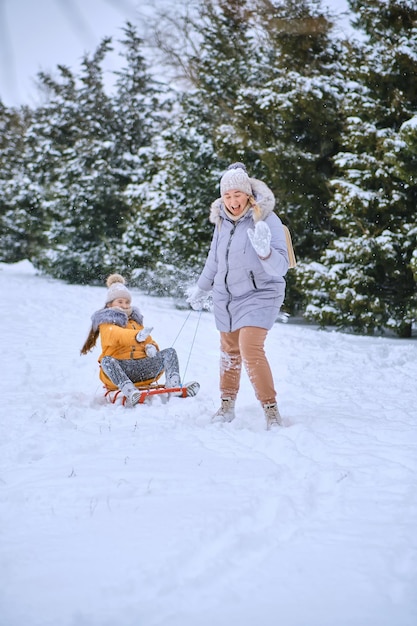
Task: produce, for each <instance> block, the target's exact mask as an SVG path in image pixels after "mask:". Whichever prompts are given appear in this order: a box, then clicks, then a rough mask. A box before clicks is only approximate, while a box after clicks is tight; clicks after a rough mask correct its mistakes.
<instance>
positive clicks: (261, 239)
mask: <svg viewBox="0 0 417 626" xmlns="http://www.w3.org/2000/svg"><path fill="white" fill-rule="evenodd" d="M248 237H249V240H250V242H251V244H252V246H253V247H254V248H255V252H256V254H257V255H258V256H260V257H261V258H262V259H266V258H267V257H269V255H270V253H271V230H270V228H269V226H268V224H267V223H266V222H257V223H256V224H255V230H253V229H252V228H249V230H248Z"/></svg>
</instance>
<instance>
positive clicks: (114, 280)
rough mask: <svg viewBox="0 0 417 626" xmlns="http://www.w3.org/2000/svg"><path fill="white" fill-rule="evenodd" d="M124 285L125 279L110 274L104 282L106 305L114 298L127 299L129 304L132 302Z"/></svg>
mask: <svg viewBox="0 0 417 626" xmlns="http://www.w3.org/2000/svg"><path fill="white" fill-rule="evenodd" d="M125 283H126V281H125V279H124V278H123V276H121V275H120V274H110V276H109V277H108V278H107V280H106V285H107V287H108V291H107V297H106V304H109V302H113V300H116V298H127V299H128V300H129V302H132V295H131V293H130V291H129V289H128V288H127V287H126V285H125Z"/></svg>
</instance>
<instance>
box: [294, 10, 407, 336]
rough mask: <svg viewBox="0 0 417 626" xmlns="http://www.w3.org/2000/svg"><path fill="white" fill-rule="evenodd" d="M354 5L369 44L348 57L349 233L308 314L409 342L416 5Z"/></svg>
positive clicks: (339, 213)
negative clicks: (407, 171) (408, 160)
mask: <svg viewBox="0 0 417 626" xmlns="http://www.w3.org/2000/svg"><path fill="white" fill-rule="evenodd" d="M350 4H351V7H352V9H353V10H354V11H355V12H356V21H355V24H356V26H357V27H358V28H360V29H361V30H362V31H363V33H365V34H366V37H365V38H363V39H362V43H360V44H358V49H357V50H354V49H353V50H354V52H355V55H354V56H353V55H352V58H351V59H350V60H351V63H350V67H351V68H352V69H353V70H354V71H353V72H352V73H350V74H349V75H347V76H346V81H349V84H350V92H349V94H348V95H349V97H347V98H346V101H345V107H346V118H347V125H346V129H345V137H344V149H343V151H341V152H340V153H339V154H338V155H337V157H336V159H335V162H336V165H337V167H338V170H339V172H338V174H339V175H338V176H337V178H335V180H334V190H335V196H334V200H333V202H332V209H333V220H334V223H335V224H336V226H337V228H339V229H340V231H341V236H340V237H339V238H338V239H337V240H336V241H335V242H334V244H333V246H331V247H330V248H329V249H328V250H327V251H326V252H325V254H324V255H323V256H322V258H321V263H320V264H317V265H315V266H310V267H308V268H306V271H305V274H304V286H305V289H306V293H307V297H308V299H309V306H308V308H307V311H306V315H307V316H308V317H309V318H311V319H314V320H316V321H319V322H320V323H322V324H335V325H337V326H339V327H342V328H353V329H354V330H356V331H358V332H367V333H372V332H374V331H375V330H380V331H381V330H384V329H386V328H389V329H392V330H393V331H394V332H395V333H397V334H398V335H399V336H401V337H408V336H410V335H411V330H412V321H413V319H414V318H415V315H416V295H417V294H416V282H415V277H413V272H412V262H411V261H412V256H413V250H415V248H416V241H417V232H416V217H415V206H416V189H415V185H410V184H409V182H408V181H405V180H404V176H403V175H402V174H401V171H400V168H399V166H398V165H397V164H396V163H395V159H393V154H395V149H396V146H397V145H398V143H399V142H401V127H402V125H403V124H404V123H405V122H406V121H407V120H408V119H410V118H411V117H412V116H413V115H414V114H415V111H416V109H417V61H416V54H417V28H416V23H417V7H416V6H415V3H414V2H411V1H410V0H384V1H383V2H381V1H380V0H366V1H361V2H359V1H356V0H355V1H353V0H352V1H351V2H350ZM403 132H404V131H403ZM410 145H411V144H410ZM403 156H404V158H405V156H406V155H405V153H404V154H403ZM404 167H406V164H405V163H404Z"/></svg>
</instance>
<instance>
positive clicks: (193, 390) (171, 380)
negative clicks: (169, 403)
mask: <svg viewBox="0 0 417 626" xmlns="http://www.w3.org/2000/svg"><path fill="white" fill-rule="evenodd" d="M165 386H166V387H181V389H182V391H177V392H176V393H174V394H173V395H175V396H180V397H181V398H193V397H194V396H196V395H197V394H198V392H199V390H200V383H197V382H196V381H192V382H191V383H185V384H184V385H182V384H181V378H180V375H179V374H178V373H176V372H174V373H173V374H171V375H170V376H169V377H167V379H166V381H165ZM184 389H185V390H186V395H184Z"/></svg>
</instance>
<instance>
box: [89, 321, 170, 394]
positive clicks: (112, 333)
mask: <svg viewBox="0 0 417 626" xmlns="http://www.w3.org/2000/svg"><path fill="white" fill-rule="evenodd" d="M92 320H93V328H98V329H99V331H100V341H101V354H100V356H99V358H98V362H99V363H101V359H102V358H103V357H105V356H112V357H114V358H115V359H119V360H122V359H144V358H145V357H146V352H145V346H146V345H147V344H152V345H154V346H155V347H156V349H157V350H159V346H158V344H157V343H156V342H155V341H154V340H153V339H152V337H151V336H149V337H147V339H146V340H145V341H141V342H138V341H136V335H137V334H138V332H139V331H140V330H142V328H143V327H144V326H143V317H142V314H141V313H140V312H139V310H138V309H136V308H133V311H132V314H131V316H130V317H129V318H128V316H127V315H126V313H123V312H122V311H120V309H112V308H105V309H101V310H100V311H97V312H96V313H95V314H94V315H93V318H92ZM161 375H162V373H161ZM99 377H100V380H101V381H102V382H103V383H104V384H105V385H106V387H107V388H108V389H117V387H116V385H114V383H112V381H111V380H110V379H109V378H108V377H107V376H106V375H105V373H104V372H103V370H102V369H101V367H100V374H99ZM152 380H154V379H152ZM150 382H152V381H151V380H149V381H144V382H143V383H142V382H141V383H140V384H141V385H146V384H147V383H150Z"/></svg>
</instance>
